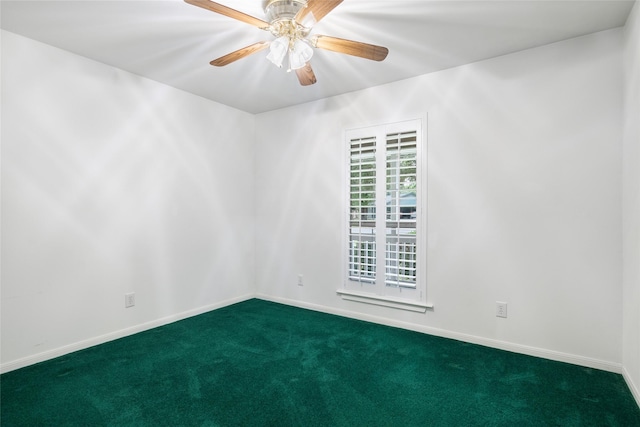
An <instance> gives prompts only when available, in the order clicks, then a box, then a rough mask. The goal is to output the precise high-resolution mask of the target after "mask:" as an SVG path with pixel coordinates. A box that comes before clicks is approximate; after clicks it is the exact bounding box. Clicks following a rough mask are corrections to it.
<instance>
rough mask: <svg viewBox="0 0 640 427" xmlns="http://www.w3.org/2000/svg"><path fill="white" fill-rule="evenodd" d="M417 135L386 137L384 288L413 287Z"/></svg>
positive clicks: (404, 134)
mask: <svg viewBox="0 0 640 427" xmlns="http://www.w3.org/2000/svg"><path fill="white" fill-rule="evenodd" d="M416 144H417V135H416V132H415V131H413V132H405V133H394V134H390V135H387V150H386V151H387V168H386V184H387V188H386V190H387V191H386V207H387V213H386V215H387V218H386V225H385V235H386V252H385V271H386V284H387V286H408V287H415V286H416V271H417V270H416V261H417V258H416V256H417V239H416V238H417V236H416V215H417V208H418V205H417V195H418V182H417V179H418V176H417V145H416Z"/></svg>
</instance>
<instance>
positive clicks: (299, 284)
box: [298, 274, 304, 286]
mask: <svg viewBox="0 0 640 427" xmlns="http://www.w3.org/2000/svg"><path fill="white" fill-rule="evenodd" d="M298 286H304V284H303V283H302V274H298Z"/></svg>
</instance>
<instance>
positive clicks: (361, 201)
mask: <svg viewBox="0 0 640 427" xmlns="http://www.w3.org/2000/svg"><path fill="white" fill-rule="evenodd" d="M420 136H421V127H420V121H419V120H415V121H410V122H402V123H397V124H392V125H383V126H375V127H371V128H366V129H357V130H353V131H348V132H347V143H348V147H349V148H348V149H349V218H348V268H347V270H348V277H347V280H348V282H349V283H351V284H352V285H354V284H355V285H360V286H361V287H365V289H364V290H365V291H371V292H376V293H377V294H382V295H388V294H393V293H394V292H389V289H395V293H397V292H400V291H402V290H411V289H417V287H418V283H419V277H420V271H419V265H420V262H419V256H420V250H421V248H420V247H419V239H418V229H419V226H420V224H419V223H420V212H419V211H420V209H419V207H420V203H419V202H420V194H421V193H420V192H421V191H422V189H421V184H420V182H419V177H420V176H421V175H420V170H419V168H420V161H419V159H420V153H421V148H420V141H421V137H420ZM381 213H382V214H381ZM379 248H382V249H381V250H380V249H379ZM383 273H384V274H383ZM383 289H386V291H385V290H383Z"/></svg>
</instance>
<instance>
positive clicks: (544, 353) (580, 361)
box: [256, 294, 637, 399]
mask: <svg viewBox="0 0 640 427" xmlns="http://www.w3.org/2000/svg"><path fill="white" fill-rule="evenodd" d="M256 298H260V299H264V300H267V301H273V302H278V303H281V304H286V305H291V306H295V307H299V308H306V309H309V310H314V311H320V312H323V313H329V314H335V315H338V316H343V317H349V318H352V319H358V320H364V321H366V322H372V323H378V324H381V325H386V326H393V327H396V328H401V329H408V330H412V331H416V332H421V333H425V334H429V335H435V336H438V337H443V338H451V339H454V340H458V341H463V342H468V343H471V344H478V345H482V346H485V347H491V348H496V349H500V350H506V351H511V352H514V353H520V354H525V355H528V356H535V357H540V358H543V359H549V360H555V361H557V362H565V363H571V364H573V365H579V366H584V367H587V368H593V369H600V370H603V371H608V372H614V373H617V374H620V373H622V364H620V363H613V362H607V361H604V360H598V359H592V358H589V357H584V356H578V355H575V354H569V353H562V352H559V351H553V350H547V349H541V348H537V347H530V346H526V345H521V344H514V343H510V342H506V341H499V340H494V339H490V338H483V337H478V336H474V335H468V334H463V333H459V332H453V331H448V330H444V329H439V328H432V327H429V326H422V325H416V324H414V323H408V322H402V321H397V320H392V319H388V318H385V317H379V316H372V315H368V314H362V313H357V312H352V311H347V310H341V309H336V308H332V307H327V306H323V305H317V304H311V303H306V302H302V301H297V300H290V299H287V298H279V297H273V296H269V295H263V294H258V295H256ZM636 399H637V397H636Z"/></svg>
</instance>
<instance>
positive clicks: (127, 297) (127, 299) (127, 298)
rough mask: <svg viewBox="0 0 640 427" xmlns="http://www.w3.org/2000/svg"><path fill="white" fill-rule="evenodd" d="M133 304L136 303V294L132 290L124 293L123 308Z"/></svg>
mask: <svg viewBox="0 0 640 427" xmlns="http://www.w3.org/2000/svg"><path fill="white" fill-rule="evenodd" d="M134 305H136V294H135V293H134V292H131V293H130V294H124V308H129V307H133V306H134Z"/></svg>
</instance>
